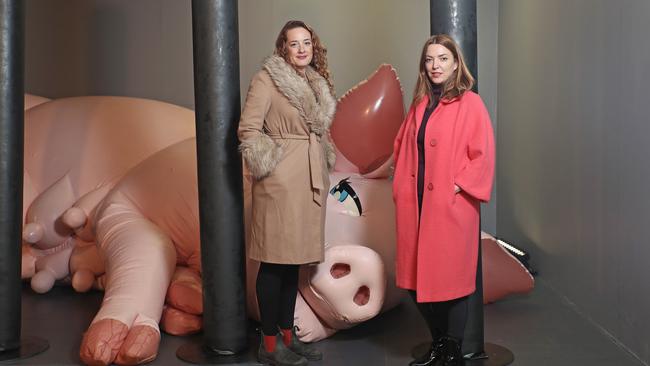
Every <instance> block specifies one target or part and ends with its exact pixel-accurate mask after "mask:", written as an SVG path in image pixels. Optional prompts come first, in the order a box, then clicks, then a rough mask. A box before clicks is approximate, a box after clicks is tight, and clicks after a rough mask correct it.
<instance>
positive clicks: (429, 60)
mask: <svg viewBox="0 0 650 366" xmlns="http://www.w3.org/2000/svg"><path fill="white" fill-rule="evenodd" d="M424 67H425V69H426V72H427V76H428V77H429V80H431V82H432V83H434V84H436V85H441V84H443V83H445V82H446V81H447V80H448V79H449V78H450V77H451V76H452V75H453V74H454V71H456V69H457V68H458V61H456V59H455V58H454V55H453V54H452V53H451V51H450V50H449V49H448V48H447V47H445V46H443V45H441V44H431V45H429V46H428V47H427V52H426V57H425V59H424Z"/></svg>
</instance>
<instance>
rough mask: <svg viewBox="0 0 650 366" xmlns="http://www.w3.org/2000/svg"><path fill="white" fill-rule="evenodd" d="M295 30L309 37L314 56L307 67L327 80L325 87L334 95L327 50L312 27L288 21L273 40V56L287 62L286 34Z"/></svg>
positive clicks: (300, 22) (297, 21)
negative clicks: (301, 30) (299, 30)
mask: <svg viewBox="0 0 650 366" xmlns="http://www.w3.org/2000/svg"><path fill="white" fill-rule="evenodd" d="M295 28H304V29H306V30H307V31H308V32H309V34H310V35H311V42H312V45H313V50H314V55H313V57H312V59H311V62H310V63H309V66H311V67H312V68H314V70H316V72H317V73H318V74H320V76H322V77H323V78H324V79H325V80H327V85H328V86H329V87H330V92H332V94H334V84H333V83H332V76H331V75H330V70H329V68H328V66H327V48H325V45H323V43H322V42H321V41H320V38H318V35H317V34H316V32H315V31H314V29H313V28H312V27H310V26H309V25H307V23H305V22H303V21H300V20H290V21H288V22H287V23H286V24H285V25H284V27H282V29H281V30H280V34H278V38H277V39H276V40H275V52H274V53H275V54H276V55H278V56H281V57H282V58H284V60H285V61H287V62H289V59H288V53H287V32H288V31H290V30H292V29H295Z"/></svg>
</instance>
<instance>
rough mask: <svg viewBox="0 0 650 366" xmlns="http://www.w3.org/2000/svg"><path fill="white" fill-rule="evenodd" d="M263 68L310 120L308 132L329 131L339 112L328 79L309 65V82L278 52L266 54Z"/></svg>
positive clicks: (305, 117)
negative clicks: (335, 114) (270, 54)
mask: <svg viewBox="0 0 650 366" xmlns="http://www.w3.org/2000/svg"><path fill="white" fill-rule="evenodd" d="M263 67H264V69H265V70H266V71H267V72H268V73H269V75H270V76H271V80H273V83H274V84H275V86H276V87H277V88H278V90H279V91H280V93H282V94H283V95H284V96H285V97H286V98H287V99H288V100H289V103H290V104H291V105H292V106H293V107H295V108H296V109H297V110H298V112H299V113H300V117H302V119H303V120H304V121H305V122H306V123H307V126H308V127H309V131H310V132H312V133H315V134H316V135H317V136H323V134H327V133H326V132H327V131H329V128H330V125H331V124H332V119H333V118H334V112H335V111H336V100H335V99H334V96H333V95H332V93H331V92H330V89H329V86H328V85H327V80H325V78H323V77H322V76H321V75H320V74H319V73H318V72H316V70H314V69H313V68H311V66H308V67H307V70H306V76H307V79H308V80H310V81H311V82H310V83H308V82H307V80H305V78H303V77H302V76H300V75H299V74H298V73H297V72H296V71H295V70H294V69H293V67H291V65H289V64H288V63H287V62H286V61H284V59H283V58H282V57H280V56H277V55H272V56H269V57H267V58H266V60H264V64H263ZM310 84H311V86H310ZM316 95H317V96H318V98H316Z"/></svg>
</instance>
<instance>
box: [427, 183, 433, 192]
mask: <svg viewBox="0 0 650 366" xmlns="http://www.w3.org/2000/svg"><path fill="white" fill-rule="evenodd" d="M427 188H428V189H429V190H430V191H433V183H429V185H428V186H427Z"/></svg>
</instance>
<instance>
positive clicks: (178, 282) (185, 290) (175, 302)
mask: <svg viewBox="0 0 650 366" xmlns="http://www.w3.org/2000/svg"><path fill="white" fill-rule="evenodd" d="M202 314H203V287H202V283H201V275H200V274H199V272H198V271H196V270H194V269H192V268H188V267H181V266H179V267H176V272H175V273H174V276H173V277H172V282H171V284H170V285H169V289H168V290H167V296H166V297H165V307H164V309H163V314H162V319H160V327H161V328H162V329H163V330H164V331H165V332H167V333H169V334H173V335H187V334H192V333H196V332H198V331H200V330H201V327H202V325H203V322H202V318H201V315H202Z"/></svg>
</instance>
